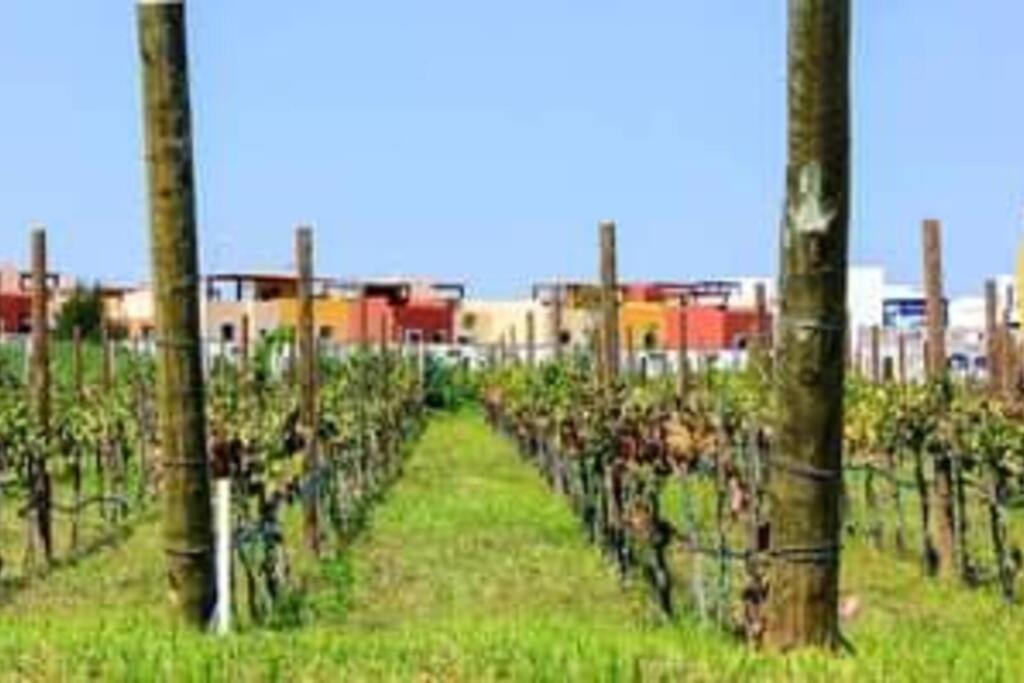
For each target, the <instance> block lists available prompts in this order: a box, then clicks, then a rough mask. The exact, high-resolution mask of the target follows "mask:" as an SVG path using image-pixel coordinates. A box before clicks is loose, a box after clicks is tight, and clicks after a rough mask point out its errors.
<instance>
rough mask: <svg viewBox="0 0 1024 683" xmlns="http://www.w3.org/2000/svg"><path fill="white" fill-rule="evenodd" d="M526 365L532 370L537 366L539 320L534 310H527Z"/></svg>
mask: <svg viewBox="0 0 1024 683" xmlns="http://www.w3.org/2000/svg"><path fill="white" fill-rule="evenodd" d="M526 365H527V366H528V367H529V368H530V369H531V370H532V369H533V368H535V367H536V366H537V321H536V319H535V318H534V315H533V311H527V312H526Z"/></svg>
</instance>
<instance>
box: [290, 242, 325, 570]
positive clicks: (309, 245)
mask: <svg viewBox="0 0 1024 683" xmlns="http://www.w3.org/2000/svg"><path fill="white" fill-rule="evenodd" d="M295 263H296V266H297V268H298V278H299V280H298V285H299V287H298V290H299V291H298V293H299V311H298V312H299V316H298V321H297V325H296V338H297V346H298V351H299V357H298V364H299V365H298V371H299V378H298V379H299V414H300V416H301V424H302V432H303V438H304V439H305V445H306V454H305V463H304V467H303V469H304V472H305V474H306V476H307V477H316V476H317V475H316V473H317V470H318V469H319V465H320V463H319V452H318V450H317V443H316V421H317V409H316V364H317V354H316V345H315V341H314V338H313V230H312V229H311V228H308V227H300V228H298V229H297V230H296V231H295ZM316 489H317V487H315V486H314V487H311V490H312V491H313V493H312V494H309V495H308V496H307V497H306V499H305V500H303V501H302V510H303V532H304V534H305V539H306V546H307V547H308V548H309V549H310V550H311V551H312V552H313V553H315V554H319V553H320V504H319V503H320V502H319V500H318V499H317V495H316V492H315V491H316Z"/></svg>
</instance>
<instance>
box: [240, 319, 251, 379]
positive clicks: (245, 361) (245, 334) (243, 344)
mask: <svg viewBox="0 0 1024 683" xmlns="http://www.w3.org/2000/svg"><path fill="white" fill-rule="evenodd" d="M250 326H251V324H250V322H249V314H248V313H243V314H242V326H241V327H242V329H241V340H240V343H239V351H238V355H239V357H240V359H241V361H242V362H241V367H242V374H243V375H245V374H248V372H249V334H250V332H251V331H250V329H249V328H250Z"/></svg>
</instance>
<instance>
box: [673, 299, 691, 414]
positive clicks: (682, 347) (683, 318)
mask: <svg viewBox="0 0 1024 683" xmlns="http://www.w3.org/2000/svg"><path fill="white" fill-rule="evenodd" d="M688 322H689V320H688V319H687V300H686V295H685V294H683V295H680V297H679V320H678V329H677V330H676V334H677V335H678V339H677V340H676V363H677V365H678V367H677V368H676V372H677V374H676V379H677V381H678V386H677V389H676V393H677V395H678V397H679V400H680V401H682V400H683V399H684V398H685V397H686V391H687V388H688V387H689V385H690V348H689V346H690V344H689V342H690V340H689V334H690V329H689V325H688V324H687V323H688Z"/></svg>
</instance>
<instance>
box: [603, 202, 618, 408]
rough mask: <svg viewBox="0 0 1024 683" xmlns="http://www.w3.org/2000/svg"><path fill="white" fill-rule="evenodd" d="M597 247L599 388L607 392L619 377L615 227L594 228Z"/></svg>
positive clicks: (605, 224) (610, 222)
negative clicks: (599, 293) (599, 246)
mask: <svg viewBox="0 0 1024 683" xmlns="http://www.w3.org/2000/svg"><path fill="white" fill-rule="evenodd" d="M598 230H599V232H600V243H601V262H600V266H601V268H600V270H601V355H602V357H603V359H602V363H601V384H602V385H603V386H604V387H605V388H610V387H612V386H613V385H614V383H615V382H616V381H617V380H618V377H619V360H620V358H619V282H618V265H617V260H616V253H615V223H614V222H613V221H602V222H601V223H600V225H599V226H598Z"/></svg>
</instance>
